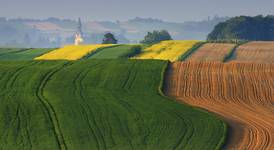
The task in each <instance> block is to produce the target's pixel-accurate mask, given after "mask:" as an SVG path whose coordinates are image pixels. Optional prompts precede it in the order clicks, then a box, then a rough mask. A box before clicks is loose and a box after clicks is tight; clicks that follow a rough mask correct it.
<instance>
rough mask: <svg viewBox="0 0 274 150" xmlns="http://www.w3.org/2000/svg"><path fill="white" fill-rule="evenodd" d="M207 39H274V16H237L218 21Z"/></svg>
mask: <svg viewBox="0 0 274 150" xmlns="http://www.w3.org/2000/svg"><path fill="white" fill-rule="evenodd" d="M207 39H208V40H211V41H212V40H218V41H222V40H223V41H225V40H251V41H256V40H264V41H271V40H274V16H271V15H269V16H265V17H264V16H261V15H260V16H255V17H249V16H239V17H234V18H231V19H229V20H227V21H225V22H222V23H219V24H218V25H216V26H215V28H214V30H213V31H212V32H211V33H210V34H209V35H208V37H207Z"/></svg>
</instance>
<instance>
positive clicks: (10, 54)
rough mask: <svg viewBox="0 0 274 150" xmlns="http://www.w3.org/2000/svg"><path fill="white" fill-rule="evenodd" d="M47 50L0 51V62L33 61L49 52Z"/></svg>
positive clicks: (13, 49) (12, 49) (14, 49)
mask: <svg viewBox="0 0 274 150" xmlns="http://www.w3.org/2000/svg"><path fill="white" fill-rule="evenodd" d="M51 50H53V49H49V48H29V49H17V48H11V49H7V50H5V49H4V48H2V49H0V60H33V59H34V58H35V57H38V56H40V55H43V54H45V53H48V52H50V51H51Z"/></svg>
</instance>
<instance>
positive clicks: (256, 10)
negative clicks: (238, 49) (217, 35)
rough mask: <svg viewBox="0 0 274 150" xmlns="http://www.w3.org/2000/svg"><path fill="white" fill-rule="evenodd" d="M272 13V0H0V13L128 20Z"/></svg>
mask: <svg viewBox="0 0 274 150" xmlns="http://www.w3.org/2000/svg"><path fill="white" fill-rule="evenodd" d="M258 14H263V15H265V14H274V0H0V16H2V17H9V18H10V17H11V18H16V17H24V18H48V17H59V18H71V19H75V18H77V17H81V18H82V19H83V20H122V21H123V20H127V19H131V18H134V17H152V18H159V19H163V20H166V21H176V22H183V21H186V20H201V19H206V18H207V16H214V15H219V16H236V15H258Z"/></svg>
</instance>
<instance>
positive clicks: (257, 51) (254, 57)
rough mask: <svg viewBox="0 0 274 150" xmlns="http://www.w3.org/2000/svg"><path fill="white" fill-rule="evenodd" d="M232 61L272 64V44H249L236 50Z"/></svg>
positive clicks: (273, 54)
mask: <svg viewBox="0 0 274 150" xmlns="http://www.w3.org/2000/svg"><path fill="white" fill-rule="evenodd" d="M234 61H240V62H256V63H274V42H265V41H258V42H249V43H246V44H243V45H241V46H240V47H238V48H237V50H236V53H235V55H234Z"/></svg>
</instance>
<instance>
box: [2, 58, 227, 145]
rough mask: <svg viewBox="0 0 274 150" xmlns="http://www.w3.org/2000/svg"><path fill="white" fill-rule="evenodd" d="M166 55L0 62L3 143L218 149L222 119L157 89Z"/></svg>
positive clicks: (222, 128)
mask: <svg viewBox="0 0 274 150" xmlns="http://www.w3.org/2000/svg"><path fill="white" fill-rule="evenodd" d="M166 66H167V62H165V61H156V60H81V61H18V62H15V61H13V62H10V61H2V62H0V76H1V79H0V91H1V92H0V95H1V105H0V135H1V138H0V147H1V148H2V149H61V150H62V149H119V150H120V149H149V150H154V149H155V150H158V149H186V150H188V149H189V150H195V149H197V150H198V149H204V150H207V149H208V150H213V149H220V147H221V146H222V144H223V143H224V138H225V135H226V125H225V124H224V122H223V121H221V120H220V119H218V118H216V116H214V115H211V114H209V113H207V112H205V111H202V110H199V109H196V108H193V107H190V106H187V105H184V104H178V103H177V102H175V101H173V100H171V99H169V98H167V97H165V96H163V95H162V93H161V86H162V83H163V78H164V77H163V75H164V71H165V69H166Z"/></svg>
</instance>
